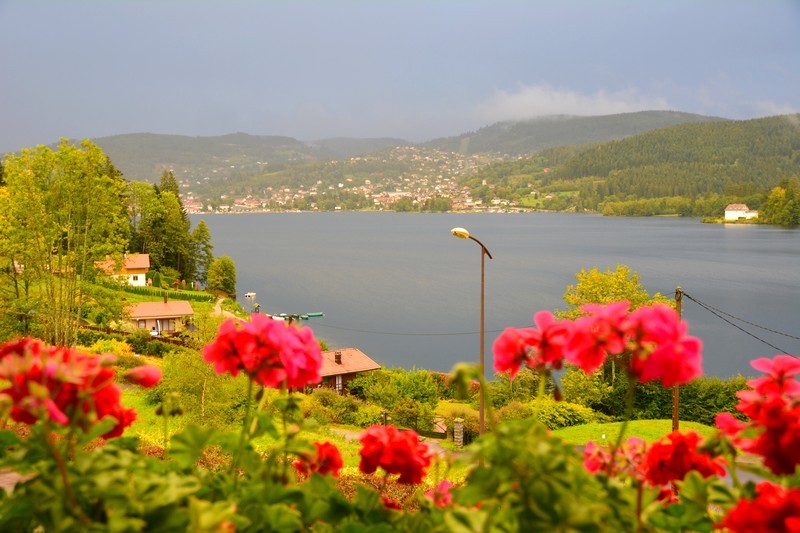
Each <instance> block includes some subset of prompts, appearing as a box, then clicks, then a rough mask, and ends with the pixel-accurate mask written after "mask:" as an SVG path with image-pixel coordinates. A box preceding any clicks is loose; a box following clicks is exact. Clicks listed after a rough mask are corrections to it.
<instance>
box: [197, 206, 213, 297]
mask: <svg viewBox="0 0 800 533" xmlns="http://www.w3.org/2000/svg"><path fill="white" fill-rule="evenodd" d="M213 250H214V245H213V244H211V232H210V231H209V230H208V226H207V225H206V222H205V220H201V221H200V222H198V223H197V226H195V228H194V231H193V232H192V255H193V259H194V267H195V279H196V280H197V281H200V282H201V283H203V284H204V285H205V284H207V283H208V269H209V267H211V262H212V261H213V260H214V254H213Z"/></svg>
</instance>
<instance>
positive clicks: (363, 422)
mask: <svg viewBox="0 0 800 533" xmlns="http://www.w3.org/2000/svg"><path fill="white" fill-rule="evenodd" d="M384 412H385V410H384V409H383V408H382V407H381V406H379V405H367V404H364V405H361V407H359V409H358V411H356V412H355V413H353V414H352V416H351V421H350V423H351V424H353V425H354V426H358V427H362V428H365V427H369V426H372V425H375V424H380V423H382V422H383V417H382V415H383V413H384Z"/></svg>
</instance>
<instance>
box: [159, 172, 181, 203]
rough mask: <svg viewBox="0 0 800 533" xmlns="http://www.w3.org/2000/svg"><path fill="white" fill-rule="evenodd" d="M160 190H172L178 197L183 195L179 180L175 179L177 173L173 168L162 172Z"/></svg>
mask: <svg viewBox="0 0 800 533" xmlns="http://www.w3.org/2000/svg"><path fill="white" fill-rule="evenodd" d="M158 190H159V191H160V192H171V193H172V194H174V195H175V197H176V198H180V197H181V194H180V189H179V188H178V182H177V181H175V175H174V174H173V173H172V171H171V170H165V171H164V172H162V173H161V181H160V182H159V184H158Z"/></svg>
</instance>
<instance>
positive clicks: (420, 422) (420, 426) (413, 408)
mask: <svg viewBox="0 0 800 533" xmlns="http://www.w3.org/2000/svg"><path fill="white" fill-rule="evenodd" d="M390 415H391V417H392V423H393V424H395V425H396V426H399V427H404V428H411V429H414V430H417V431H429V430H430V429H431V428H432V427H433V409H432V408H431V406H430V405H428V404H425V403H420V402H418V401H416V400H412V399H411V398H400V399H399V400H398V401H397V403H396V404H395V406H394V409H392V411H391V413H390Z"/></svg>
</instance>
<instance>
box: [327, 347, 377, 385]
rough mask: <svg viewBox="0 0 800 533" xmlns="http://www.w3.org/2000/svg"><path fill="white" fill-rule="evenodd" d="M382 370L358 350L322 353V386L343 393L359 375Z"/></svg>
mask: <svg viewBox="0 0 800 533" xmlns="http://www.w3.org/2000/svg"><path fill="white" fill-rule="evenodd" d="M380 368H381V365H379V364H378V363H376V362H375V361H373V360H372V359H371V358H370V357H369V356H368V355H367V354H365V353H364V352H362V351H361V350H359V349H358V348H341V349H339V350H330V351H327V352H322V370H321V372H320V373H321V375H322V386H323V387H329V388H332V389H334V390H336V391H338V392H342V391H344V387H345V386H346V385H347V383H349V382H350V381H352V380H353V379H354V378H355V377H356V376H358V375H359V374H362V373H364V372H370V371H372V370H380Z"/></svg>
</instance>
